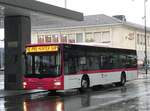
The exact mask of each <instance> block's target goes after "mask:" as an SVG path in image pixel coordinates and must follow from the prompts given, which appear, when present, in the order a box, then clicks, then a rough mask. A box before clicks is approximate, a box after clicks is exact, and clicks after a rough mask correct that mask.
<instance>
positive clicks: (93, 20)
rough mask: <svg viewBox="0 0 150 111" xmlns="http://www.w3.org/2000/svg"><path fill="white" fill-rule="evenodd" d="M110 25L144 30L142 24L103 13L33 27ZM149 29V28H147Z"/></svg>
mask: <svg viewBox="0 0 150 111" xmlns="http://www.w3.org/2000/svg"><path fill="white" fill-rule="evenodd" d="M108 25H109V26H110V25H125V26H128V27H132V28H136V29H139V30H144V26H142V25H139V24H135V23H131V22H128V21H122V20H119V19H117V18H115V17H110V16H107V15H104V14H98V15H88V16H84V20H83V21H64V22H63V23H61V24H50V25H49V24H45V25H44V26H42V27H41V26H36V27H33V29H64V28H70V27H71V28H74V27H91V26H108ZM147 31H150V28H147Z"/></svg>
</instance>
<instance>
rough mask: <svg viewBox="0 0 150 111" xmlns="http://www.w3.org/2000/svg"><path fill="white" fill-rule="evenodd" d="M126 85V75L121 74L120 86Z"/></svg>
mask: <svg viewBox="0 0 150 111" xmlns="http://www.w3.org/2000/svg"><path fill="white" fill-rule="evenodd" d="M125 83H126V75H125V73H122V74H121V81H120V86H124V85H125Z"/></svg>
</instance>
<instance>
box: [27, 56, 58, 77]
mask: <svg viewBox="0 0 150 111" xmlns="http://www.w3.org/2000/svg"><path fill="white" fill-rule="evenodd" d="M59 75H60V54H59V53H48V54H44V53H43V54H35V53H34V54H27V55H26V74H25V77H56V76H59Z"/></svg>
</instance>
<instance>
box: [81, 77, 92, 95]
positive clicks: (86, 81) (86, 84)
mask: <svg viewBox="0 0 150 111" xmlns="http://www.w3.org/2000/svg"><path fill="white" fill-rule="evenodd" d="M89 85H90V81H89V77H88V75H85V76H83V77H82V79H81V88H80V89H79V90H80V92H86V91H87V90H88V89H89Z"/></svg>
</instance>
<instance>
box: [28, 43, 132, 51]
mask: <svg viewBox="0 0 150 111" xmlns="http://www.w3.org/2000/svg"><path fill="white" fill-rule="evenodd" d="M48 45H74V46H87V47H88V46H89V47H97V48H98V47H101V48H109V49H120V50H133V51H135V49H126V48H118V47H110V46H109V45H108V44H104V43H42V44H27V45H26V47H32V46H48Z"/></svg>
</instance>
